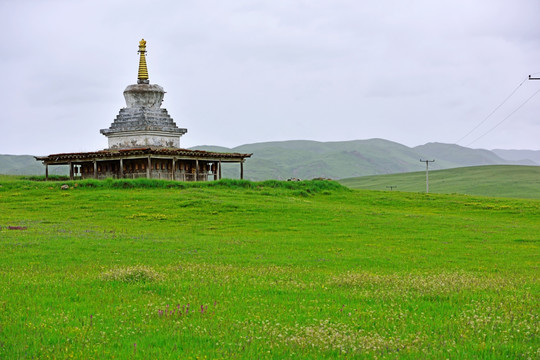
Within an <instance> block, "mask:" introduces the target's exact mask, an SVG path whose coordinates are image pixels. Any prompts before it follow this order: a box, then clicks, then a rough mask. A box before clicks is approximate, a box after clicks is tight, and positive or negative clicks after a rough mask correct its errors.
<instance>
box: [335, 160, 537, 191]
mask: <svg viewBox="0 0 540 360" xmlns="http://www.w3.org/2000/svg"><path fill="white" fill-rule="evenodd" d="M340 183H341V184H343V185H345V186H348V187H350V188H353V189H365V190H389V188H388V186H397V188H394V189H393V190H394V191H407V192H425V191H426V172H425V171H420V172H412V173H403V174H391V175H375V176H363V177H357V178H349V179H343V180H340ZM429 192H430V193H439V194H452V193H457V194H468V195H480V196H493V197H513V198H526V199H540V166H519V165H490V166H472V167H464V168H456V169H447V170H436V171H430V172H429Z"/></svg>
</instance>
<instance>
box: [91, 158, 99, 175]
mask: <svg viewBox="0 0 540 360" xmlns="http://www.w3.org/2000/svg"><path fill="white" fill-rule="evenodd" d="M92 162H93V163H94V179H97V178H98V176H97V161H96V159H94V160H93V161H92Z"/></svg>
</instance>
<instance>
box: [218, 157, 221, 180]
mask: <svg viewBox="0 0 540 360" xmlns="http://www.w3.org/2000/svg"><path fill="white" fill-rule="evenodd" d="M218 177H219V180H221V159H220V160H219V162H218Z"/></svg>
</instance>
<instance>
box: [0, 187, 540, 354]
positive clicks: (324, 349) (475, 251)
mask: <svg viewBox="0 0 540 360" xmlns="http://www.w3.org/2000/svg"><path fill="white" fill-rule="evenodd" d="M66 183H67V184H69V185H70V189H69V190H61V189H60V185H61V184H63V182H35V181H26V180H20V179H14V178H8V177H2V178H0V226H1V229H0V359H35V358H38V359H49V358H50V359H68V358H80V359H98V358H99V359H112V358H116V359H158V358H160V359H161V358H171V359H172V358H174V359H190V358H191V359H197V358H198V359H204V358H207V359H231V358H232V359H283V358H294V359H315V358H351V359H352V358H377V359H395V358H402V359H419V358H430V359H433V358H434V359H446V358H451V359H478V358H482V359H500V358H510V359H517V358H523V359H528V358H538V357H539V356H540V314H539V307H540V306H539V304H540V282H539V280H538V274H539V266H540V252H539V247H540V237H539V234H540V221H539V219H540V202H539V201H538V200H534V199H529V200H527V199H502V198H487V197H474V196H464V195H444V194H421V193H405V192H395V191H394V192H388V191H365V190H350V189H347V188H345V187H343V186H341V185H339V184H338V183H336V182H325V181H307V182H298V183H293V182H289V183H287V182H277V181H268V182H263V183H252V182H247V181H239V180H222V181H219V182H211V183H196V184H185V183H172V182H165V181H152V180H146V179H139V180H133V181H127V180H117V181H112V180H111V181H101V182H98V181H90V180H87V181H80V182H66Z"/></svg>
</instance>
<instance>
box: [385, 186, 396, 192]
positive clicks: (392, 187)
mask: <svg viewBox="0 0 540 360" xmlns="http://www.w3.org/2000/svg"><path fill="white" fill-rule="evenodd" d="M387 188H389V189H390V191H392V190H393V189H394V188H397V185H390V186H387Z"/></svg>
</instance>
